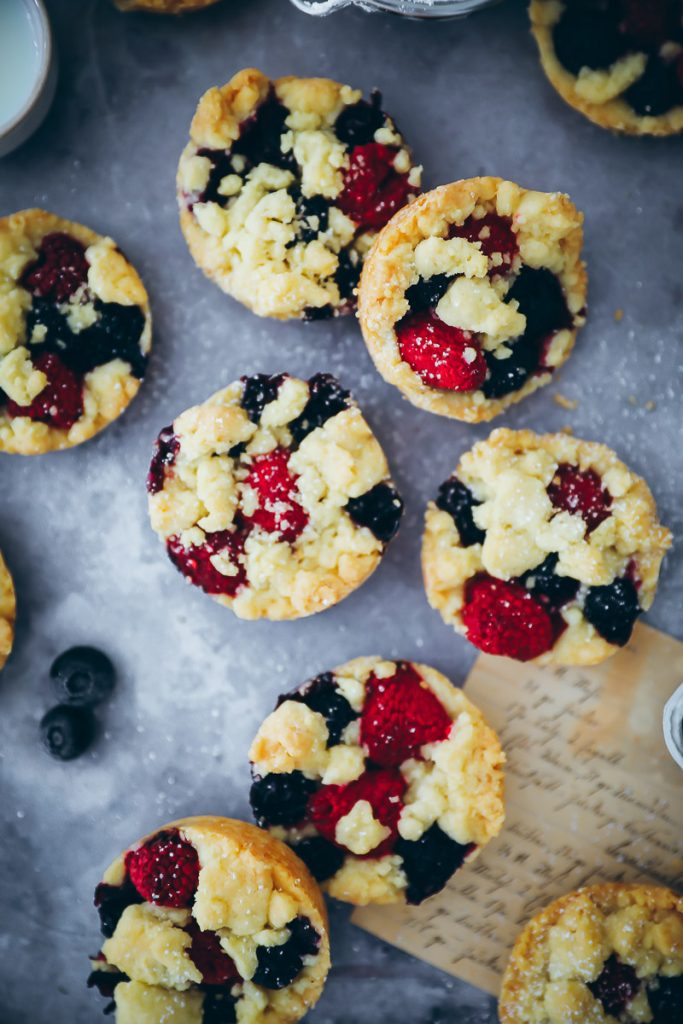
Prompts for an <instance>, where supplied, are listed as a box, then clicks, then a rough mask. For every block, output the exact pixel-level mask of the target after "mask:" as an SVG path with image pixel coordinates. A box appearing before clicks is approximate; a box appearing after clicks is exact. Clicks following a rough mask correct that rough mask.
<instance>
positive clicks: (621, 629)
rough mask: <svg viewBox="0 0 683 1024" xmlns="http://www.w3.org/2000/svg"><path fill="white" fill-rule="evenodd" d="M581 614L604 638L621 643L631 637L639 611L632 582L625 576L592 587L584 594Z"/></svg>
mask: <svg viewBox="0 0 683 1024" xmlns="http://www.w3.org/2000/svg"><path fill="white" fill-rule="evenodd" d="M583 614H584V616H585V617H586V619H588V621H589V622H590V624H591V625H592V626H595V628H596V630H597V631H598V633H599V634H600V636H601V637H602V638H603V640H606V641H607V642H608V643H610V644H617V645H618V646H619V647H623V646H624V644H627V643H628V641H629V640H630V639H631V633H632V632H633V627H634V625H635V621H636V619H637V618H638V616H639V615H640V605H639V603H638V591H637V590H636V587H635V584H634V583H632V581H631V580H629V579H626V578H625V577H624V578H623V579H620V580H614V582H613V583H609V584H608V585H607V586H605V587H591V588H590V590H589V591H588V594H587V595H586V600H585V602H584V606H583Z"/></svg>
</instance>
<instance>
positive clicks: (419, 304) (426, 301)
mask: <svg viewBox="0 0 683 1024" xmlns="http://www.w3.org/2000/svg"><path fill="white" fill-rule="evenodd" d="M452 280H453V279H452V278H451V277H449V276H448V274H434V276H433V277H429V278H424V277H421V278H420V280H419V281H418V282H417V284H412V285H411V286H410V288H406V299H407V301H408V303H409V305H410V312H411V313H420V312H422V311H423V310H425V309H433V308H434V307H435V306H436V305H437V304H438V302H439V300H440V299H441V298H442V297H443V295H444V293H445V292H446V289H447V288H448V286H449V284H450V283H451V281H452Z"/></svg>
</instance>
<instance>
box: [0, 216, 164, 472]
mask: <svg viewBox="0 0 683 1024" xmlns="http://www.w3.org/2000/svg"><path fill="white" fill-rule="evenodd" d="M151 334H152V326H151V316H150V311H149V302H148V300H147V292H146V291H145V288H144V286H143V284H142V281H141V280H140V278H139V276H138V274H137V271H136V270H134V268H133V267H132V266H131V265H130V263H128V261H127V260H126V258H125V256H123V254H122V253H121V252H120V250H119V249H117V247H116V245H115V243H114V242H113V241H112V240H111V238H103V237H102V236H101V235H98V234H96V233H95V232H94V231H91V230H90V228H86V227H83V226H82V225H81V224H74V223H73V222H71V221H67V220H63V219H62V218H61V217H57V216H55V215H54V214H52V213H46V212H45V211H44V210H24V211H22V212H21V213H15V214H13V215H12V216H10V217H3V218H1V219H0V451H5V452H15V453H19V454H21V455H36V454H40V453H43V452H48V451H54V450H56V449H59V448H71V447H73V446H74V445H77V444H81V442H82V441H87V440H88V438H90V437H92V436H93V435H94V434H97V433H98V432H99V431H100V430H102V429H103V428H104V427H106V426H107V425H108V424H109V423H111V422H112V420H115V419H116V418H117V417H118V416H120V415H121V413H122V412H123V411H124V409H125V408H126V406H127V405H128V404H129V403H130V401H131V400H132V399H133V398H134V396H135V395H136V394H137V391H138V389H139V387H140V382H141V380H142V378H143V376H144V373H145V368H146V365H147V356H148V353H149V349H150V345H151Z"/></svg>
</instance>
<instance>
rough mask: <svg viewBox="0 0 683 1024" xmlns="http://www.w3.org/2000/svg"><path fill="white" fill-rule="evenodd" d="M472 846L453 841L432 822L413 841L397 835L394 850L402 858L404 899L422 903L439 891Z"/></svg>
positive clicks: (459, 865)
mask: <svg viewBox="0 0 683 1024" xmlns="http://www.w3.org/2000/svg"><path fill="white" fill-rule="evenodd" d="M473 849H474V844H470V845H468V846H462V845H461V844H460V843H456V842H455V840H454V839H451V838H450V837H449V836H447V835H446V833H445V832H443V831H442V830H441V829H440V828H439V826H438V825H436V824H435V825H432V826H431V828H428V829H427V831H426V832H425V833H424V834H423V835H421V836H420V838H419V839H417V840H415V841H410V840H408V839H401V838H399V839H398V841H397V843H396V848H395V852H396V853H397V854H398V856H399V857H402V858H403V865H402V867H403V871H404V872H405V875H406V878H407V879H408V888H407V889H406V899H407V901H408V903H411V904H418V903H422V901H423V900H426V899H427V897H428V896H433V895H434V893H437V892H440V891H441V889H443V887H444V885H445V884H446V882H447V881H448V880H449V879H450V878H451V877H452V875H454V874H455V872H456V871H457V870H458V868H459V867H461V866H462V864H463V862H464V860H465V858H466V857H467V855H468V854H469V853H470V852H471V851H472V850H473Z"/></svg>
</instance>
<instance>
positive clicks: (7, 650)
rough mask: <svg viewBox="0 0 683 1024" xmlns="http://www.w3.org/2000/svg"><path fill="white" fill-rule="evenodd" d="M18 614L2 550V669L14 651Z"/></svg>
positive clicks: (0, 652) (0, 577)
mask: <svg viewBox="0 0 683 1024" xmlns="http://www.w3.org/2000/svg"><path fill="white" fill-rule="evenodd" d="M16 614H17V602H16V597H15V594H14V583H13V582H12V577H11V576H10V571H9V569H8V568H7V565H6V563H5V560H4V558H3V557H2V552H0V669H2V668H3V667H4V665H5V662H6V661H7V659H8V658H9V656H10V654H11V652H12V645H13V643H14V622H15V619H16Z"/></svg>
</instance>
